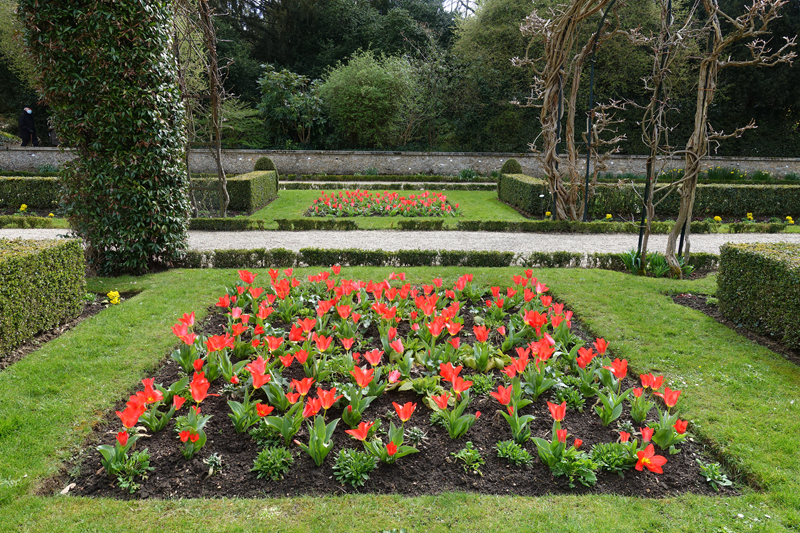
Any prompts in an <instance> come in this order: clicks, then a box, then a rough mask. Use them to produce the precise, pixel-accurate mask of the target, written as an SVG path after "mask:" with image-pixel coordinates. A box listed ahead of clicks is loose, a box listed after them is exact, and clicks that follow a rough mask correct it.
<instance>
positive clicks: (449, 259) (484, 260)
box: [184, 248, 719, 272]
mask: <svg viewBox="0 0 800 533" xmlns="http://www.w3.org/2000/svg"><path fill="white" fill-rule="evenodd" d="M622 255H623V254H611V253H607V254H587V255H584V254H580V253H576V252H530V253H527V254H526V253H520V254H515V253H513V252H485V251H461V250H398V251H396V252H387V251H384V250H360V249H356V248H350V249H342V250H329V249H322V248H302V249H301V250H300V251H299V252H293V251H291V250H286V249H283V248H276V249H272V250H269V249H253V250H213V251H205V252H198V251H194V250H192V251H189V252H187V254H186V261H185V263H184V266H186V267H188V268H268V267H274V268H277V267H292V266H298V267H299V266H323V267H326V266H330V265H337V264H338V265H342V266H345V265H349V266H392V267H413V266H463V267H507V266H520V267H538V268H578V267H584V266H585V267H588V268H602V269H605V270H617V271H620V272H627V268H626V267H625V263H624V262H623V260H622ZM718 263H719V256H716V255H713V254H705V253H700V254H693V255H692V256H691V257H690V259H689V264H690V265H692V266H694V267H695V271H696V272H709V271H711V270H714V269H715V268H716V266H717V265H718Z"/></svg>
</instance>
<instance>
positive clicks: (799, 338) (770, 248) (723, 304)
mask: <svg viewBox="0 0 800 533" xmlns="http://www.w3.org/2000/svg"><path fill="white" fill-rule="evenodd" d="M720 251H721V253H720V266H719V276H718V277H717V287H718V289H717V297H718V299H719V309H720V311H721V312H722V314H723V315H725V317H726V318H728V319H730V320H732V321H733V322H735V323H737V324H742V325H743V326H745V327H747V328H750V329H753V330H755V331H758V332H761V333H765V334H769V335H777V336H779V337H781V338H782V339H783V342H785V343H786V344H788V345H789V346H792V347H794V348H800V245H798V244H790V243H758V244H745V243H743V244H731V243H728V244H725V245H723V247H722V248H721V249H720ZM756 293H757V297H755V294H756Z"/></svg>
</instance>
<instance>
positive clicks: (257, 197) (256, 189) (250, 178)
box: [192, 170, 278, 214]
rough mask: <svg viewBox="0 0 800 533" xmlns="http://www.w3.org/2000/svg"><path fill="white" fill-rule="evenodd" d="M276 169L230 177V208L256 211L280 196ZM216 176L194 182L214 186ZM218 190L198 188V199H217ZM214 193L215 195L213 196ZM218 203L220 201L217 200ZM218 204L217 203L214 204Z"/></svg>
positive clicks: (196, 179)
mask: <svg viewBox="0 0 800 533" xmlns="http://www.w3.org/2000/svg"><path fill="white" fill-rule="evenodd" d="M277 176H278V175H277V173H276V172H275V171H274V170H269V171H258V172H248V173H247V174H239V175H238V176H233V177H230V178H228V195H229V196H230V203H229V204H228V209H230V210H231V211H241V212H245V213H248V214H249V213H254V212H255V211H258V210H259V209H261V208H262V207H264V206H265V205H267V204H268V203H270V202H271V201H272V200H274V199H275V198H277V197H278V177H277ZM216 183H217V178H216V177H202V178H192V184H193V185H196V186H200V187H214V186H215V184H216ZM217 194H218V193H217V191H216V190H210V191H205V190H196V191H195V195H196V196H197V199H198V201H203V202H211V201H212V200H213V201H215V198H216V195H217ZM212 195H213V196H212ZM217 203H218V202H217ZM212 205H216V204H212Z"/></svg>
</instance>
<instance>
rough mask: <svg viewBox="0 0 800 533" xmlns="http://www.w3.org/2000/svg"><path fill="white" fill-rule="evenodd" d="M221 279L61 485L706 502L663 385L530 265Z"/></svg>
mask: <svg viewBox="0 0 800 533" xmlns="http://www.w3.org/2000/svg"><path fill="white" fill-rule="evenodd" d="M239 276H240V280H239V281H238V282H237V283H236V284H235V285H233V286H231V287H230V288H229V289H228V290H227V291H226V294H224V295H223V296H221V297H220V298H219V301H218V303H217V304H216V307H217V308H218V310H219V311H220V313H218V314H215V315H212V317H211V320H210V321H208V322H207V323H205V324H204V326H203V327H202V329H201V327H200V325H196V324H195V323H194V314H193V313H187V314H185V315H184V316H183V317H182V318H181V320H180V322H179V323H178V324H176V325H175V326H174V327H173V332H174V333H175V335H176V336H177V337H178V338H179V339H180V341H181V344H180V347H179V348H178V349H176V350H175V351H174V352H173V353H172V356H171V358H170V360H169V362H168V363H167V364H166V365H165V366H164V367H163V368H162V369H161V370H160V372H159V373H158V374H157V375H156V376H154V377H153V378H149V379H145V380H143V388H142V390H139V391H137V392H136V394H134V395H132V396H131V397H130V398H129V399H128V401H127V402H124V403H123V402H121V403H120V405H119V410H117V411H116V413H115V415H112V416H110V418H109V420H110V423H111V426H112V428H113V431H112V432H110V433H104V434H102V435H101V436H100V437H99V438H100V439H101V440H102V441H103V444H102V445H100V446H98V447H97V451H98V452H99V453H90V454H89V455H88V456H87V457H86V459H85V461H84V463H83V464H82V465H81V466H82V467H81V469H80V470H81V471H82V472H84V473H85V474H84V475H83V476H81V477H79V478H78V479H75V480H74V481H75V483H76V487H75V489H74V493H77V494H92V495H107V496H115V497H161V498H172V497H197V496H211V497H214V496H226V497H234V496H240V497H256V496H261V495H264V494H272V495H279V496H283V495H296V494H336V493H342V492H352V491H366V492H377V493H401V494H413V495H416V494H431V493H439V492H443V491H450V490H467V491H480V492H485V493H494V494H506V493H512V494H524V495H538V494H546V493H553V492H572V491H577V492H587V491H591V492H597V493H615V494H626V495H638V496H646V497H663V496H671V495H675V494H678V493H682V492H686V491H692V492H698V493H705V494H713V493H715V491H714V488H712V486H710V485H709V484H708V483H706V479H707V477H708V474H707V471H705V470H701V466H700V465H699V463H698V460H702V457H701V456H700V455H699V454H700V446H699V445H698V444H697V443H695V442H694V440H693V439H692V438H690V437H689V433H688V432H687V428H688V422H687V421H686V420H681V419H680V418H679V415H678V413H677V412H676V404H677V403H678V401H679V399H680V396H681V391H679V390H672V389H671V388H669V386H668V384H666V383H664V380H663V378H662V377H661V376H655V375H653V374H650V373H648V374H641V375H640V376H638V377H633V376H628V363H627V361H625V360H620V359H618V358H613V359H612V357H611V356H610V351H609V347H608V344H607V343H606V342H605V341H604V340H603V339H594V340H593V342H587V340H590V339H586V338H585V337H586V336H585V335H583V334H582V333H581V331H580V330H579V328H578V327H577V324H573V317H572V313H571V312H570V311H569V310H566V309H564V306H563V304H559V303H557V302H555V301H554V300H553V298H552V297H551V296H549V295H548V294H547V292H548V288H547V286H546V285H545V284H544V283H542V282H541V281H538V280H536V279H535V278H532V272H531V271H526V272H525V273H521V274H520V275H515V276H513V279H512V280H510V281H511V284H510V285H511V286H508V287H506V288H504V289H501V288H500V287H491V288H489V289H484V288H482V287H478V286H475V285H474V284H473V283H472V276H471V275H469V274H465V275H463V276H462V277H461V278H459V280H458V281H457V282H456V283H455V285H454V286H453V287H451V288H447V287H445V286H443V284H442V282H441V280H438V279H434V280H431V283H430V284H424V285H422V286H421V287H412V286H411V285H410V284H407V283H405V280H404V276H403V274H398V275H395V274H392V275H391V276H390V277H389V279H385V280H382V281H379V282H375V281H368V282H364V281H356V280H351V279H347V278H346V277H345V276H342V272H341V270H340V269H339V268H338V267H332V268H331V269H330V270H325V271H323V272H320V273H319V274H317V275H312V276H309V278H308V281H307V282H301V281H299V280H298V279H296V278H295V277H294V276H293V272H292V270H291V269H287V270H284V271H282V272H280V271H277V270H270V271H269V276H270V280H269V282H268V283H267V284H265V285H266V287H260V286H258V285H259V284H257V283H255V279H256V275H255V274H252V273H250V272H247V271H239ZM195 328H197V329H195ZM612 349H613V348H612ZM120 424H121V425H120ZM101 466H102V468H101ZM703 472H706V474H705V475H704V474H703ZM714 479H715V483H716V484H715V485H714V487H715V488H722V489H723V490H727V489H726V488H725V486H724V485H725V482H726V481H727V480H726V479H725V478H724V476H722V477H719V476H717V477H715V478H714ZM720 485H721V486H720Z"/></svg>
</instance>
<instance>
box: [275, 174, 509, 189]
mask: <svg viewBox="0 0 800 533" xmlns="http://www.w3.org/2000/svg"><path fill="white" fill-rule="evenodd" d="M350 177H351V179H350V180H349V182H344V181H338V182H337V181H326V182H320V183H308V182H302V181H289V182H286V181H282V182H281V184H280V188H281V189H283V190H287V191H298V190H304V191H306V190H312V191H331V190H340V189H347V188H348V184H349V185H352V184H353V183H358V188H359V189H361V190H362V191H424V190H433V191H494V190H496V189H497V184H495V183H466V182H465V183H437V182H433V183H431V182H402V183H397V182H392V183H390V182H381V183H362V182H361V181H360V180H358V179H357V178H358V176H356V177H352V176H350ZM349 188H352V187H349Z"/></svg>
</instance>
